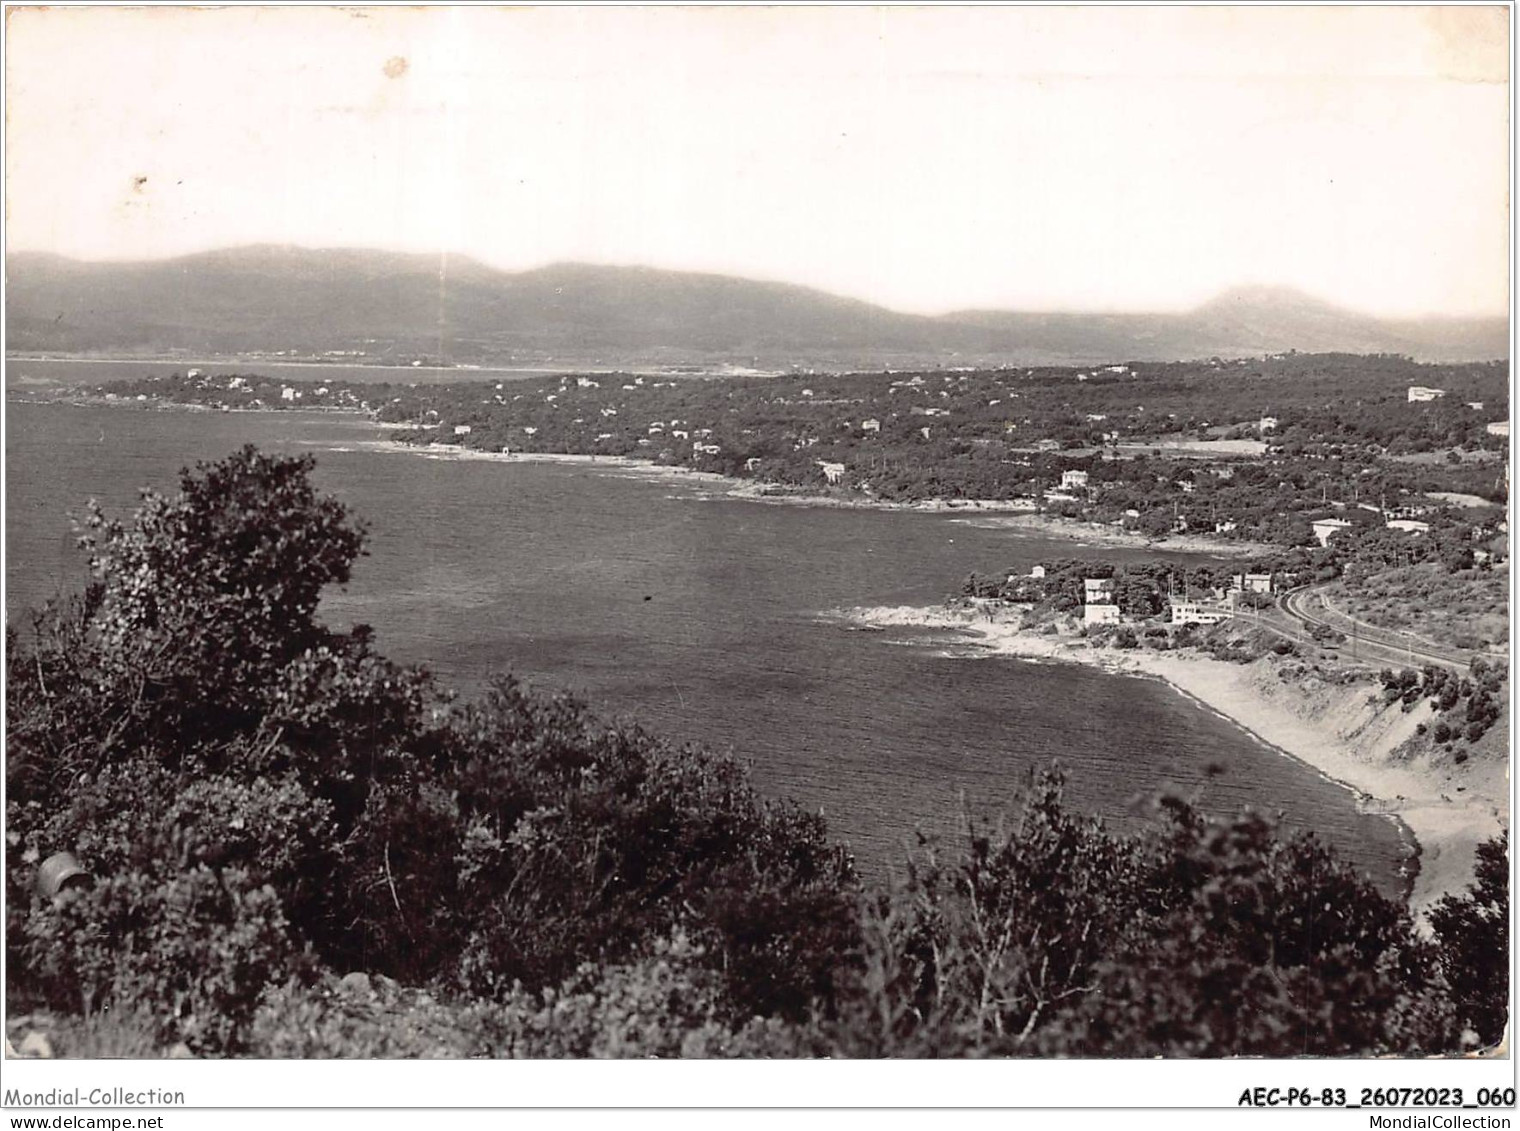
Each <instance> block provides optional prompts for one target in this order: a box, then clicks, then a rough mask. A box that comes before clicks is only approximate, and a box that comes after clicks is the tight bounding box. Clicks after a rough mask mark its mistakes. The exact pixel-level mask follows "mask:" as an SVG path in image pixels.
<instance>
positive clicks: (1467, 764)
mask: <svg viewBox="0 0 1520 1131" xmlns="http://www.w3.org/2000/svg"><path fill="white" fill-rule="evenodd" d="M1160 659H1161V660H1162V665H1161V666H1162V670H1161V671H1159V672H1158V673H1157V674H1161V675H1162V676H1163V677H1164V678H1167V679H1169V680H1172V681H1173V682H1175V683H1177V684H1178V686H1180V687H1181V688H1182V689H1183V690H1185V691H1188V692H1189V693H1191V694H1194V695H1197V696H1198V697H1199V698H1200V699H1203V700H1204V701H1205V702H1208V703H1209V704H1210V705H1211V706H1214V707H1215V708H1216V709H1218V710H1220V711H1222V712H1224V713H1225V714H1228V715H1230V716H1231V717H1232V718H1234V719H1235V720H1236V721H1237V722H1239V723H1240V724H1241V725H1242V726H1244V727H1246V728H1247V729H1248V730H1251V731H1253V732H1255V733H1256V734H1258V735H1259V736H1260V737H1262V738H1264V739H1266V740H1267V741H1269V742H1272V743H1273V744H1274V745H1277V746H1279V747H1281V748H1282V749H1284V750H1287V751H1288V752H1289V753H1290V754H1293V755H1295V756H1296V757H1299V758H1302V759H1303V760H1304V761H1306V762H1308V763H1309V764H1311V765H1313V766H1315V767H1316V768H1318V769H1319V770H1320V771H1321V772H1323V773H1325V774H1327V775H1328V776H1329V777H1331V778H1334V779H1335V780H1337V781H1340V782H1344V783H1345V784H1346V785H1349V786H1351V787H1352V788H1353V789H1355V790H1357V791H1358V792H1359V793H1360V794H1362V795H1363V799H1362V805H1363V807H1364V808H1365V809H1366V810H1368V811H1369V812H1378V813H1388V814H1391V815H1394V816H1397V817H1398V818H1399V819H1400V820H1402V821H1403V822H1404V824H1405V825H1406V826H1407V827H1408V828H1409V830H1410V832H1411V833H1412V834H1413V836H1414V837H1415V839H1416V840H1417V841H1418V843H1419V852H1420V858H1419V874H1418V876H1417V877H1416V878H1415V882H1414V888H1413V891H1412V893H1411V895H1410V905H1411V907H1412V909H1413V910H1414V911H1415V912H1416V913H1423V912H1425V911H1427V910H1428V909H1429V908H1430V906H1431V905H1432V904H1433V903H1434V902H1435V901H1436V900H1438V899H1440V897H1441V896H1443V895H1445V894H1448V893H1457V892H1461V891H1462V890H1463V889H1464V888H1465V887H1466V886H1467V885H1468V884H1469V883H1470V882H1471V880H1472V868H1473V860H1474V856H1475V853H1476V851H1477V846H1478V845H1479V844H1480V843H1481V842H1482V841H1484V840H1487V839H1488V838H1489V837H1492V836H1496V835H1498V834H1499V833H1500V832H1501V831H1502V830H1503V829H1504V828H1505V827H1507V825H1508V824H1509V803H1508V795H1509V779H1508V733H1509V719H1508V716H1507V715H1506V716H1505V717H1504V718H1502V719H1501V720H1500V722H1499V724H1498V725H1496V726H1495V727H1493V728H1492V729H1491V730H1490V731H1489V732H1488V733H1487V734H1485V735H1484V736H1483V738H1482V739H1480V740H1479V742H1478V743H1477V744H1476V745H1474V746H1473V747H1471V748H1470V749H1469V752H1468V756H1467V757H1466V758H1465V759H1464V760H1463V761H1461V762H1458V761H1457V760H1456V759H1455V757H1454V756H1453V755H1454V754H1455V753H1456V751H1454V750H1453V749H1451V748H1449V747H1448V748H1442V747H1439V746H1437V745H1436V744H1435V743H1434V742H1433V741H1432V740H1431V738H1430V737H1429V735H1428V734H1421V733H1419V729H1420V726H1421V724H1426V725H1429V724H1430V723H1431V722H1432V720H1433V719H1434V718H1435V712H1434V710H1433V709H1432V707H1431V705H1430V703H1429V702H1427V701H1423V700H1422V701H1420V702H1418V703H1416V704H1415V705H1414V706H1413V707H1411V708H1410V709H1409V710H1407V711H1406V710H1404V709H1403V706H1402V704H1400V703H1399V702H1398V701H1397V700H1395V701H1394V702H1393V703H1387V702H1385V701H1384V699H1383V696H1382V693H1381V685H1380V683H1379V682H1378V681H1377V680H1376V679H1375V678H1373V677H1370V676H1369V677H1360V676H1358V677H1349V676H1342V677H1341V678H1344V679H1346V680H1347V681H1346V682H1342V681H1341V679H1338V678H1336V677H1334V676H1330V677H1328V678H1327V673H1323V672H1319V671H1316V670H1314V669H1313V668H1311V667H1308V666H1307V665H1304V664H1302V663H1300V662H1296V661H1292V660H1281V659H1278V658H1276V657H1267V658H1263V659H1260V660H1256V661H1254V662H1253V663H1251V664H1246V665H1234V664H1221V663H1219V662H1217V661H1213V660H1207V659H1203V660H1200V659H1179V660H1175V661H1173V660H1170V659H1169V658H1160ZM1200 665H1201V670H1199V669H1200Z"/></svg>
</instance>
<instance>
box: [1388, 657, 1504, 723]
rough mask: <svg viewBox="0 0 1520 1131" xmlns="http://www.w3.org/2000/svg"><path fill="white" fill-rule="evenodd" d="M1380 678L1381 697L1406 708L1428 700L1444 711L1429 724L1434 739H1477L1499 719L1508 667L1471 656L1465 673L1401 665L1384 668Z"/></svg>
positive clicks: (1433, 667) (1434, 665) (1437, 667)
mask: <svg viewBox="0 0 1520 1131" xmlns="http://www.w3.org/2000/svg"><path fill="white" fill-rule="evenodd" d="M1380 678H1381V679H1382V683H1383V698H1384V699H1385V700H1386V701H1387V702H1389V703H1392V702H1393V701H1394V700H1396V699H1397V700H1400V701H1402V703H1403V706H1404V710H1406V711H1407V710H1409V709H1410V708H1412V707H1413V706H1414V705H1415V704H1416V703H1418V702H1420V701H1421V700H1428V701H1429V703H1430V704H1431V706H1432V707H1434V708H1435V710H1437V711H1438V712H1441V713H1442V714H1444V715H1446V717H1445V718H1443V719H1440V720H1439V721H1437V722H1436V723H1435V725H1434V726H1432V727H1430V733H1431V736H1432V737H1433V738H1434V739H1435V741H1436V742H1437V743H1446V742H1452V741H1456V740H1457V739H1460V738H1464V737H1465V738H1466V739H1467V741H1469V742H1477V741H1478V739H1480V738H1482V737H1483V736H1484V735H1485V734H1487V733H1488V730H1489V728H1490V727H1492V726H1493V725H1494V724H1495V723H1496V722H1498V721H1499V717H1500V715H1501V713H1502V707H1501V703H1502V702H1503V699H1504V696H1505V693H1506V684H1507V683H1508V681H1509V667H1508V665H1506V664H1503V663H1499V664H1490V663H1489V662H1488V661H1486V660H1483V659H1481V658H1474V659H1473V661H1472V663H1471V664H1470V665H1469V668H1468V674H1467V675H1466V676H1461V675H1458V674H1457V673H1456V672H1453V671H1451V670H1450V669H1448V668H1443V667H1440V666H1439V665H1436V664H1427V665H1425V667H1424V668H1423V669H1421V670H1420V671H1415V670H1414V669H1413V668H1404V669H1402V670H1400V671H1397V672H1395V671H1393V670H1392V669H1391V668H1384V669H1383V671H1382V673H1381V675H1380ZM1464 703H1465V704H1466V706H1465V707H1464V706H1463V704H1464Z"/></svg>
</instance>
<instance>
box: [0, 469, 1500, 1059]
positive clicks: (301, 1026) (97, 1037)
mask: <svg viewBox="0 0 1520 1131" xmlns="http://www.w3.org/2000/svg"><path fill="white" fill-rule="evenodd" d="M310 470H311V464H310V461H309V460H307V459H284V458H274V457H268V456H265V455H261V454H260V453H258V452H256V451H254V450H253V449H245V450H244V451H242V452H240V453H238V454H236V455H234V456H232V457H230V458H229V459H227V460H225V461H222V462H221V463H218V464H214V465H210V466H202V467H200V468H198V469H196V470H195V471H193V472H186V473H185V474H184V475H183V477H182V482H181V484H180V491H179V493H178V494H177V495H176V496H174V497H172V498H167V497H161V496H158V495H153V494H148V495H147V496H146V497H145V498H144V502H143V505H142V507H141V509H140V510H139V511H138V512H137V514H136V516H135V517H134V518H133V519H132V520H131V521H130V522H128V523H119V522H115V521H111V520H109V519H108V518H107V517H106V516H104V515H102V514H100V513H98V512H96V513H94V514H92V515H91V517H90V519H89V522H88V527H87V529H86V531H85V532H84V537H83V542H84V544H85V548H86V550H87V551H88V553H89V555H90V560H91V566H92V570H93V576H94V582H93V584H92V585H91V586H90V587H89V589H88V590H87V591H86V592H85V593H84V594H83V595H81V596H80V597H79V598H78V599H77V600H75V601H73V602H72V603H69V604H66V605H63V606H56V607H50V608H48V609H45V610H43V611H42V612H41V613H40V614H39V615H38V616H37V618H36V621H35V625H34V631H33V632H32V633H31V634H30V637H29V638H28V639H27V640H26V641H24V642H23V641H22V640H19V639H18V638H17V637H16V636H15V635H14V634H13V635H11V636H10V637H9V639H8V641H7V643H8V649H7V676H8V692H7V711H8V715H9V723H10V732H9V733H10V741H9V747H8V755H9V757H8V761H7V783H8V797H7V813H6V821H7V830H6V837H7V841H6V884H7V896H8V900H7V904H8V921H7V924H6V926H7V935H6V947H7V957H8V967H9V982H8V985H7V994H8V995H9V999H10V1005H11V1009H12V1011H13V1012H16V1011H22V1010H50V1011H52V1012H53V1013H54V1014H56V1015H59V1016H62V1017H65V1018H72V1019H73V1020H72V1021H68V1022H65V1023H64V1024H65V1025H66V1026H71V1027H72V1030H71V1031H72V1033H73V1034H74V1035H75V1038H76V1039H75V1040H74V1041H73V1044H72V1046H69V1040H68V1039H67V1038H65V1039H63V1040H61V1041H60V1045H61V1046H63V1047H74V1048H78V1049H90V1048H95V1049H100V1048H105V1047H111V1048H132V1049H139V1048H142V1047H145V1046H146V1047H155V1048H167V1047H169V1046H171V1045H174V1044H177V1043H183V1044H184V1045H186V1046H187V1047H188V1049H189V1050H190V1051H193V1052H195V1053H197V1054H201V1055H223V1056H226V1055H254V1056H284V1057H290V1056H300V1057H310V1056H386V1057H393V1056H476V1055H490V1056H620V1055H631V1056H651V1055H653V1056H677V1055H688V1056H975V1055H1129V1056H1137V1055H1158V1054H1159V1055H1182V1056H1217V1055H1231V1054H1314V1055H1339V1054H1346V1053H1415V1052H1440V1051H1450V1050H1456V1049H1461V1048H1467V1047H1472V1046H1475V1045H1478V1044H1483V1043H1492V1042H1493V1041H1496V1040H1497V1039H1498V1038H1499V1036H1500V1035H1501V1032H1502V1028H1503V1023H1504V1020H1505V1018H1504V1005H1503V1003H1504V1001H1505V1000H1506V993H1507V989H1505V988H1504V986H1503V971H1504V970H1505V969H1506V967H1507V948H1506V942H1507V940H1506V938H1505V934H1504V924H1507V921H1508V913H1507V906H1508V904H1507V893H1506V891H1505V889H1504V886H1503V874H1504V865H1503V862H1504V851H1505V850H1504V847H1503V846H1502V845H1495V846H1492V847H1491V848H1490V849H1489V850H1486V851H1487V854H1486V855H1485V857H1484V863H1483V865H1482V867H1481V868H1480V875H1479V888H1478V889H1477V891H1475V893H1474V894H1473V895H1472V896H1470V897H1468V898H1466V899H1465V900H1464V899H1452V900H1448V902H1447V903H1446V904H1443V910H1442V911H1441V913H1440V914H1439V915H1438V916H1436V917H1435V918H1434V919H1433V922H1434V925H1435V928H1436V932H1437V938H1436V939H1435V940H1434V941H1430V940H1425V939H1422V938H1421V937H1420V936H1419V935H1418V934H1417V933H1416V932H1415V931H1414V930H1413V927H1412V924H1411V922H1410V919H1409V917H1408V915H1407V912H1406V911H1405V909H1404V908H1403V907H1401V906H1400V905H1399V904H1397V903H1396V902H1394V901H1391V900H1389V899H1387V898H1386V897H1384V896H1383V895H1381V894H1380V893H1379V892H1378V891H1377V890H1376V889H1375V888H1374V887H1373V886H1372V885H1371V884H1370V883H1369V882H1368V881H1366V880H1365V879H1364V878H1362V877H1360V876H1358V875H1357V874H1355V873H1354V872H1353V871H1352V870H1351V869H1349V868H1348V867H1347V866H1345V865H1343V864H1341V863H1339V862H1337V861H1336V860H1335V858H1334V857H1333V855H1332V854H1331V853H1330V852H1329V851H1328V850H1327V849H1325V848H1324V847H1323V846H1321V845H1320V844H1318V843H1317V842H1315V841H1314V840H1313V839H1311V838H1296V839H1291V840H1290V839H1283V838H1281V837H1279V836H1278V835H1277V833H1276V831H1275V830H1274V828H1273V827H1272V826H1271V825H1270V824H1269V823H1268V822H1266V821H1264V820H1262V819H1261V818H1259V817H1256V816H1253V815H1250V814H1243V815H1241V816H1240V817H1238V818H1236V819H1233V820H1226V821H1220V820H1213V819H1209V818H1206V817H1204V816H1203V815H1201V814H1200V813H1199V812H1198V811H1197V810H1195V809H1194V808H1193V807H1192V806H1191V805H1190V804H1188V803H1187V802H1186V801H1185V800H1182V799H1177V798H1166V799H1160V800H1159V801H1158V803H1157V808H1156V813H1155V817H1156V819H1155V821H1154V822H1152V824H1151V826H1150V829H1149V831H1148V832H1146V833H1144V834H1141V835H1137V836H1119V835H1116V834H1115V833H1113V832H1111V831H1109V830H1107V829H1105V828H1104V827H1103V826H1102V825H1101V824H1099V823H1097V822H1095V821H1092V820H1089V819H1087V818H1084V817H1081V816H1079V815H1077V814H1074V813H1072V812H1070V811H1069V810H1068V809H1066V808H1065V807H1064V806H1063V805H1062V801H1061V792H1062V781H1061V777H1060V775H1059V773H1057V772H1055V771H1050V772H1047V773H1044V774H1042V775H1038V776H1036V777H1035V778H1033V779H1031V781H1030V783H1029V788H1028V790H1027V793H1026V796H1025V797H1024V799H1023V801H1022V804H1021V805H1020V806H1019V807H1018V808H1017V809H1016V810H1015V812H1014V813H1013V814H1012V816H1011V818H1010V822H1009V823H1008V824H1007V825H1006V826H1004V827H998V828H971V829H969V830H968V835H967V838H966V842H965V844H964V845H962V846H960V847H950V848H946V847H942V846H936V845H933V844H929V843H924V844H921V845H920V846H919V848H918V850H917V851H916V852H915V853H913V854H912V856H911V857H910V858H909V859H908V860H907V861H905V863H904V866H903V868H902V870H901V875H900V877H899V878H898V879H897V881H896V882H894V883H893V884H891V885H889V886H887V887H886V888H868V887H866V886H865V885H863V884H862V883H861V882H860V881H859V880H858V878H857V877H856V874H855V872H854V870H853V867H852V864H851V860H850V857H849V855H848V853H847V852H846V851H844V850H843V849H842V848H840V847H839V846H836V845H835V844H833V843H832V842H831V841H830V840H829V839H828V836H827V832H826V829H825V828H824V826H823V824H822V822H821V820H819V819H818V818H816V817H814V816H811V815H809V814H806V813H804V812H802V811H800V810H798V809H797V808H795V807H792V806H789V805H781V804H776V803H772V802H769V801H766V800H764V799H763V798H761V797H760V796H759V795H758V794H756V793H755V792H754V790H753V789H752V788H751V787H750V786H749V784H748V783H747V781H746V779H745V777H744V774H743V773H742V771H741V769H740V768H739V767H738V766H737V765H736V764H735V763H734V762H732V761H730V760H727V759H724V758H719V757H716V756H713V755H711V754H709V753H706V752H704V751H702V750H699V749H694V748H690V747H680V746H675V745H672V744H670V743H668V742H665V741H662V740H660V739H658V738H656V737H654V736H652V735H649V734H647V733H645V732H643V731H641V730H639V729H637V728H636V727H627V726H615V725H611V724H608V723H606V722H604V721H602V720H600V719H598V718H596V717H595V716H594V715H593V714H591V713H590V712H589V711H588V710H587V709H586V708H585V707H584V706H583V705H582V704H580V703H578V702H576V701H574V700H573V699H569V698H566V697H562V696H561V697H554V696H545V695H542V694H538V693H534V692H532V691H530V690H528V689H526V688H524V687H523V686H522V685H521V684H519V683H517V682H515V681H513V680H511V679H503V680H501V681H499V682H498V683H497V684H496V686H495V687H494V688H493V689H492V690H491V691H490V692H489V693H488V694H487V695H486V696H485V697H484V698H483V699H481V700H480V701H479V702H476V703H470V704H460V703H458V702H456V701H454V700H453V698H452V697H451V696H450V695H448V694H447V693H446V692H445V691H443V690H442V689H440V688H439V687H438V686H436V684H435V683H434V682H433V680H432V679H431V678H430V677H429V676H428V675H427V673H426V672H424V671H420V670H417V669H409V668H402V667H399V666H397V665H395V664H392V663H391V662H389V661H387V660H386V659H385V658H384V657H383V656H381V655H380V654H379V653H378V652H377V651H376V650H375V648H374V642H373V640H372V636H371V634H370V632H369V631H368V630H367V629H364V628H362V627H359V628H355V629H353V630H352V631H349V632H336V631H333V630H331V629H329V628H327V627H325V626H324V625H322V624H321V623H320V622H319V621H318V620H317V619H316V611H317V605H318V601H319V598H320V595H321V591H322V589H323V588H324V587H325V586H327V585H331V584H342V583H344V582H346V581H347V579H348V577H349V574H350V570H351V568H352V565H353V563H354V561H355V559H356V558H357V556H358V555H359V554H360V553H361V552H362V545H363V531H362V529H361V528H360V527H359V526H358V525H357V524H356V523H355V522H354V521H353V519H352V518H351V517H350V516H349V515H348V514H346V512H345V511H344V510H343V508H342V507H341V506H340V505H339V504H338V503H336V502H335V501H333V500H331V499H325V498H322V497H320V496H319V495H318V494H317V493H316V491H315V490H314V488H313V486H312V484H311V481H310V474H309V473H310ZM59 852H70V853H73V854H74V855H75V856H76V857H77V858H78V860H79V861H80V863H81V864H82V865H83V867H84V868H85V869H87V870H88V872H89V874H90V876H91V878H92V881H93V882H91V883H89V884H75V885H73V886H70V887H68V888H66V889H64V890H59V891H47V890H40V889H39V885H38V883H37V877H38V867H39V864H40V863H41V862H42V861H44V860H46V859H48V858H50V857H52V856H53V855H54V854H56V853H59ZM1496 877H1497V880H1496ZM1474 924H1478V925H1479V928H1481V929H1478V928H1475V927H1474ZM1495 924H1498V926H1495ZM107 1016H109V1017H110V1018H113V1019H122V1018H132V1019H135V1020H134V1021H133V1022H132V1025H131V1026H130V1028H131V1030H132V1031H131V1032H130V1033H127V1034H126V1035H125V1036H122V1035H108V1034H105V1031H104V1029H103V1028H102V1025H103V1022H102V1020H101V1019H102V1018H103V1017H107ZM112 1024H113V1025H117V1026H120V1025H121V1024H123V1022H122V1021H120V1020H114V1021H113V1022H112ZM108 1036H109V1039H107V1037H108Z"/></svg>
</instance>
